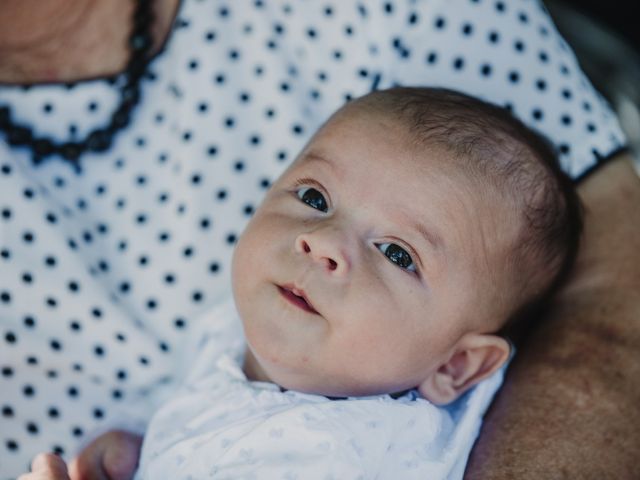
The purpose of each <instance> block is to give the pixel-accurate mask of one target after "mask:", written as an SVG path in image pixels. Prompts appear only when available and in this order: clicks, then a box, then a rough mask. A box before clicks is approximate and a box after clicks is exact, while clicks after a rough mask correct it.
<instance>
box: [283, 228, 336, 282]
mask: <svg viewBox="0 0 640 480" xmlns="http://www.w3.org/2000/svg"><path fill="white" fill-rule="evenodd" d="M333 233H335V232H333ZM336 237H337V236H336V235H335V234H332V232H328V231H320V230H318V231H315V232H308V233H302V234H300V235H298V237H297V238H296V243H295V250H296V252H298V253H301V254H303V255H306V256H307V257H308V258H310V259H311V260H312V261H313V262H315V263H317V264H319V265H321V266H322V267H323V268H324V269H325V270H326V271H327V272H329V273H331V274H333V275H344V274H346V273H347V272H348V270H349V259H348V256H347V254H346V252H345V250H344V246H343V245H341V242H340V239H339V238H336Z"/></svg>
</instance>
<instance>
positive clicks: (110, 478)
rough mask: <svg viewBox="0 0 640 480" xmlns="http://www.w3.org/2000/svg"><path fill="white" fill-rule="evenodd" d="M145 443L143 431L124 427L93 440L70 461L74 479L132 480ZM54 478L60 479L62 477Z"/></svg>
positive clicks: (47, 479)
mask: <svg viewBox="0 0 640 480" xmlns="http://www.w3.org/2000/svg"><path fill="white" fill-rule="evenodd" d="M141 446H142V437H141V436H140V435H136V434H135V433H131V432H125V431H123V430H112V431H110V432H107V433H105V434H103V435H101V436H99V437H98V438H96V439H95V440H94V441H93V442H91V443H90V444H89V445H88V446H87V447H86V448H85V449H84V450H83V451H82V452H81V453H80V455H78V456H77V457H76V458H75V459H74V460H73V461H72V462H71V463H70V464H69V474H70V476H71V480H131V479H132V478H133V474H134V473H135V471H136V468H137V467H138V458H139V456H140V447H141ZM63 478H64V477H60V479H61V480H63ZM67 478H68V477H67ZM45 479H46V480H49V477H43V479H42V480H45ZM25 480H40V478H39V477H36V478H33V479H32V478H30V477H28V478H27V479H25ZM51 480H58V477H55V478H52V479H51Z"/></svg>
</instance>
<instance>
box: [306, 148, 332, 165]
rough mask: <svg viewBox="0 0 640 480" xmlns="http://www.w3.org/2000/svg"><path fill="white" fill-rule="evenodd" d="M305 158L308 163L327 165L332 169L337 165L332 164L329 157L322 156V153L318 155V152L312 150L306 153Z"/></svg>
mask: <svg viewBox="0 0 640 480" xmlns="http://www.w3.org/2000/svg"><path fill="white" fill-rule="evenodd" d="M303 158H304V159H305V160H307V161H311V162H321V163H326V164H327V165H328V166H330V167H332V168H334V167H335V163H334V162H332V161H331V160H329V159H328V158H327V157H325V156H324V155H322V154H320V153H318V152H317V151H314V150H310V151H308V152H307V153H305V154H304V157H303Z"/></svg>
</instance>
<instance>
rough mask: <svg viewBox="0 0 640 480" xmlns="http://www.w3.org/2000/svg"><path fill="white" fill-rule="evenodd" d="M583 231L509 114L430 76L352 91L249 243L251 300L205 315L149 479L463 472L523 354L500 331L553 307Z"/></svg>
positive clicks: (165, 416)
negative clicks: (507, 368)
mask: <svg viewBox="0 0 640 480" xmlns="http://www.w3.org/2000/svg"><path fill="white" fill-rule="evenodd" d="M580 230H581V216H580V208H579V201H578V198H577V196H576V194H575V192H574V190H573V189H572V186H571V182H570V180H569V179H568V178H567V177H565V176H564V174H562V172H561V170H560V168H559V167H558V165H557V163H556V160H555V158H554V155H553V152H552V151H551V150H550V148H549V147H548V146H547V144H546V142H545V141H543V140H542V139H540V138H539V137H538V136H537V135H536V134H534V133H533V132H531V131H530V130H528V129H527V128H526V127H524V126H523V125H522V124H521V123H520V122H518V121H517V120H515V119H514V118H513V117H512V116H511V115H510V114H509V113H508V112H507V111H505V110H503V109H500V108H498V107H495V106H491V105H489V104H486V103H484V102H481V101H480V100H477V99H474V98H471V97H468V96H466V95H463V94H460V93H456V92H453V91H449V90H445V89H429V88H394V89H391V90H386V91H378V92H373V93H370V94H369V95H366V96H364V97H361V98H359V99H357V100H354V101H352V102H350V103H348V104H347V105H345V106H344V107H343V108H341V109H340V110H338V111H337V112H336V113H335V114H334V115H333V116H332V117H331V118H330V119H329V120H328V121H327V122H326V124H325V125H324V126H322V127H321V128H320V130H319V131H318V132H317V133H316V134H315V135H314V137H313V138H312V139H311V141H310V142H309V143H308V144H307V146H306V147H305V148H304V149H303V151H302V152H301V153H300V155H299V156H298V158H297V159H296V161H295V162H294V163H293V164H292V165H291V166H290V167H289V169H288V170H287V171H285V172H284V174H283V175H282V176H281V177H280V178H279V179H278V181H277V182H276V183H275V184H274V185H273V186H272V188H271V189H270V191H269V192H268V194H267V196H266V198H265V199H264V201H263V203H262V205H261V206H260V208H259V209H258V210H257V211H256V213H255V215H254V216H253V218H252V220H251V222H250V223H249V225H248V226H247V228H246V230H245V232H244V233H243V235H242V236H241V238H240V240H239V242H238V245H237V247H236V250H235V253H234V259H233V273H232V276H233V296H234V300H235V305H226V306H223V307H221V308H220V309H219V310H218V312H217V313H216V314H215V315H214V318H213V319H212V318H211V316H208V319H206V320H203V321H202V322H201V331H200V332H199V333H198V336H199V338H198V340H197V341H196V342H195V343H194V345H193V346H192V347H191V348H189V351H190V352H191V356H192V358H190V359H189V360H188V361H187V362H186V364H187V367H188V370H187V371H188V373H187V375H186V377H187V378H186V380H185V382H184V385H183V386H182V387H181V388H180V389H179V390H178V391H177V392H176V393H175V394H174V395H173V396H172V398H171V399H170V400H169V401H168V402H167V403H166V404H165V405H164V406H163V407H162V408H160V410H159V411H157V412H156V413H155V415H154V417H153V419H152V420H151V423H150V426H149V429H148V431H147V433H146V436H145V440H144V444H143V448H142V455H141V459H140V468H139V470H138V472H137V474H136V478H139V479H143V478H144V479H158V478H172V479H177V478H185V479H187V478H192V479H197V478H209V477H211V478H267V479H271V478H304V479H311V478H319V479H320V478H322V479H325V478H336V479H348V478H422V479H424V478H430V479H436V478H461V477H462V474H463V470H464V466H465V462H466V459H467V456H468V454H469V452H470V449H471V447H472V444H473V441H474V439H475V436H476V435H477V432H478V430H479V426H480V419H481V416H482V414H483V412H484V410H485V409H486V408H487V406H488V404H489V402H490V400H491V397H492V395H493V393H494V392H495V390H496V389H497V388H498V386H499V384H500V381H501V377H500V373H501V372H500V370H501V367H502V366H503V365H504V364H505V362H506V361H507V360H508V358H509V356H510V342H509V341H508V340H507V339H506V338H505V337H504V336H502V335H500V334H498V333H496V332H500V331H501V330H503V329H505V328H506V327H507V326H511V325H512V324H517V323H520V322H521V321H522V320H523V319H525V318H528V317H530V316H531V313H532V312H535V311H536V309H537V308H538V307H540V306H541V305H543V304H544V303H545V302H546V301H547V300H548V299H549V297H550V295H551V293H552V292H553V291H554V290H555V288H556V287H557V286H558V285H559V283H560V282H561V281H562V279H563V278H564V277H565V276H566V274H567V272H568V270H569V268H570V266H571V264H572V262H573V260H574V258H575V254H576V250H577V245H578V239H579V234H580ZM236 309H237V312H236ZM238 318H239V319H240V320H238ZM242 333H244V336H243V335H242ZM245 342H246V343H245ZM496 372H497V373H496ZM494 373H496V375H494ZM485 379H486V381H484V382H483V380H485ZM474 386H476V387H475V388H473V389H472V387H474ZM469 390H471V391H469ZM465 392H468V393H467V394H466V395H463V394H465ZM461 396H462V398H460V397H461Z"/></svg>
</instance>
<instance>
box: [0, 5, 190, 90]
mask: <svg viewBox="0 0 640 480" xmlns="http://www.w3.org/2000/svg"><path fill="white" fill-rule="evenodd" d="M179 2H180V0H155V1H154V2H153V11H154V14H155V17H156V19H155V21H154V23H153V25H152V27H151V33H152V36H153V39H154V50H153V51H154V53H155V52H156V51H157V50H158V49H159V48H160V47H161V46H162V44H163V42H164V40H165V38H166V37H167V35H168V33H169V31H170V28H171V23H172V21H173V18H174V16H175V12H176V10H177V7H178V4H179ZM134 8H135V2H134V1H132V0H46V1H42V0H1V1H0V82H1V83H17V84H24V83H26V84H34V83H45V82H72V81H77V80H82V79H87V78H96V77H104V76H109V75H113V74H116V73H118V72H121V71H122V70H124V68H125V66H126V64H127V60H128V58H129V52H130V51H129V47H128V40H129V35H130V32H131V28H132V26H133V18H132V17H133V10H134Z"/></svg>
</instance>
